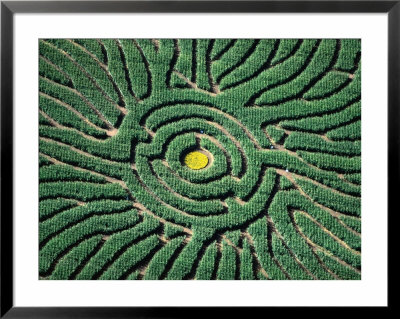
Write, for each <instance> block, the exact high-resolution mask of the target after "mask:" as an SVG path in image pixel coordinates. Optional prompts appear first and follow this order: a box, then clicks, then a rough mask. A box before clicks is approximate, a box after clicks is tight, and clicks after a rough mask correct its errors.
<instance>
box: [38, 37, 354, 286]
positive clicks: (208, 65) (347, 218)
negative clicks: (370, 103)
mask: <svg viewBox="0 0 400 319" xmlns="http://www.w3.org/2000/svg"><path fill="white" fill-rule="evenodd" d="M39 47H40V48H39V51H40V59H39V73H40V74H39V124H40V126H39V136H40V139H39V166H40V184H39V249H40V250H39V276H40V279H43V280H52V279H53V280H54V279H85V280H87V279H102V280H106V279H112V280H116V279H132V280H136V279H150V280H154V279H156V280H158V279H177V280H180V279H196V280H204V279H206V280H210V279H222V280H230V279H237V280H239V279H241V280H258V279H260V280H261V279H293V280H299V279H305V280H308V279H360V278H361V102H360V99H361V83H360V80H361V74H360V69H361V65H360V56H361V52H360V49H361V43H360V41H359V40H353V39H345V40H335V39H323V40H318V39H307V40H300V39H281V40H279V39H263V40H250V39H237V40H235V39H197V40H192V39H179V40H172V39H160V40H150V39H135V40H132V39H120V40H116V39H101V40H96V39H75V40H70V39H44V40H41V41H40V44H39ZM192 152H200V154H203V155H205V156H206V159H204V157H203V160H204V161H205V162H204V163H205V164H198V165H199V166H198V167H197V166H191V165H187V163H188V159H187V156H188V154H190V153H192ZM191 156H192V155H191ZM199 158H201V156H200V157H199Z"/></svg>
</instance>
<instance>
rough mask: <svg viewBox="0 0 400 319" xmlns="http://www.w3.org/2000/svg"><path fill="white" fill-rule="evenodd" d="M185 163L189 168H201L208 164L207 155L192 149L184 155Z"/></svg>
mask: <svg viewBox="0 0 400 319" xmlns="http://www.w3.org/2000/svg"><path fill="white" fill-rule="evenodd" d="M185 164H186V166H187V167H189V168H191V169H202V168H204V167H206V166H207V164H208V157H207V155H205V154H203V153H201V152H198V151H194V152H190V153H189V154H187V155H186V156H185Z"/></svg>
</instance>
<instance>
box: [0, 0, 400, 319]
mask: <svg viewBox="0 0 400 319" xmlns="http://www.w3.org/2000/svg"><path fill="white" fill-rule="evenodd" d="M106 12H109V13H120V12H121V13H122V12H124V13H126V12H136V13H138V12H139V13H142V12H152V13H155V12H171V13H177V12H182V13H191V12H196V13H198V12H246V13H255V12H270V13H291V12H296V13H299V12H301V13H387V14H388V36H389V39H388V44H389V48H388V53H389V54H388V66H389V69H388V97H389V99H388V129H389V131H388V150H389V154H388V159H389V162H388V172H387V173H388V208H389V211H388V218H390V222H389V223H388V228H389V229H388V233H389V234H391V235H392V234H393V231H390V227H394V225H395V223H394V222H393V218H392V216H390V215H391V214H389V213H390V212H391V213H392V215H394V214H396V213H398V211H399V204H398V201H397V197H398V193H397V187H396V186H397V185H398V183H399V153H400V147H399V144H400V134H399V133H400V126H399V125H398V123H399V120H400V116H399V115H400V107H399V104H400V103H399V102H400V1H367V0H360V1H343V0H342V1H312V0H311V1H310V0H309V1H279V0H275V1H1V114H0V117H1V186H0V187H1V220H0V221H1V229H0V235H1V238H0V240H1V242H0V245H1V246H0V247H1V278H0V286H1V291H0V293H1V295H0V296H1V312H0V317H1V318H3V317H5V318H128V317H129V318H161V317H163V318H176V317H183V316H184V317H189V318H190V317H191V316H192V315H194V314H196V315H202V314H205V313H207V315H213V316H214V315H215V316H223V317H225V316H227V314H228V313H227V311H226V310H227V309H225V308H197V309H193V308H174V307H171V308H144V307H123V308H102V307H91V308H89V307H88V308H78V307H64V308H61V307H60V308H43V307H32V308H22V307H15V306H14V302H13V279H12V278H13V245H12V243H13V214H12V212H13V120H14V119H13V55H14V52H13V20H14V14H16V13H106ZM389 238H390V237H388V247H390V246H392V245H393V244H392V245H390V242H391V241H390V240H389ZM393 240H394V239H393ZM392 243H393V241H392ZM389 251H390V249H389ZM388 256H389V254H388ZM389 264H390V259H389ZM388 287H390V280H389V281H388ZM389 291H390V289H389ZM389 296H391V295H389ZM391 305H392V302H391V298H390V297H389V299H388V307H382V308H380V309H381V310H382V309H384V310H388V309H390V307H391ZM290 310H291V311H295V312H296V314H297V315H299V314H300V313H302V312H305V311H309V309H307V308H305V307H304V308H294V307H292V308H290ZM353 310H354V309H353ZM234 311H235V314H238V315H241V313H243V314H246V316H249V314H250V313H249V309H248V308H240V309H235V310H234ZM268 311H269V310H268ZM330 311H333V312H336V313H337V314H338V313H339V311H341V310H340V309H338V308H333V309H332V310H330ZM348 311H349V309H347V310H346V312H347V313H348ZM357 311H358V310H357Z"/></svg>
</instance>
